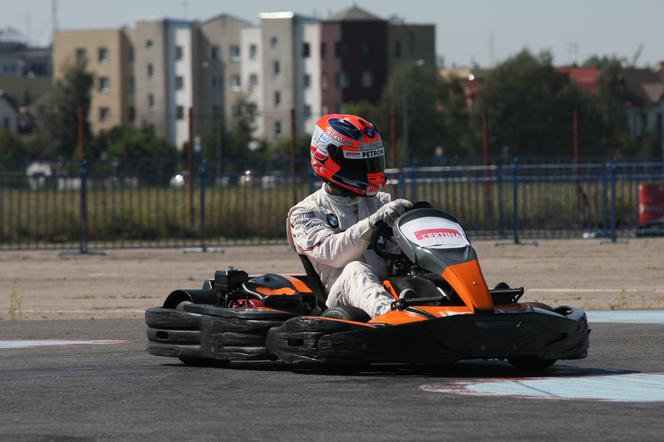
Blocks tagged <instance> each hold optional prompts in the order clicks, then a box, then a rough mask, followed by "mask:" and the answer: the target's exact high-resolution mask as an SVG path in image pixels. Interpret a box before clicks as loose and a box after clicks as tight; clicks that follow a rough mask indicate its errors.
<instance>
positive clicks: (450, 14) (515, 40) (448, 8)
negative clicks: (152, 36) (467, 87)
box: [0, 0, 664, 67]
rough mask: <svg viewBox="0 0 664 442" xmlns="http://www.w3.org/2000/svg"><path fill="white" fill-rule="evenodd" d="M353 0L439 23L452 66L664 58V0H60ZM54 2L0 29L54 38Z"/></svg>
mask: <svg viewBox="0 0 664 442" xmlns="http://www.w3.org/2000/svg"><path fill="white" fill-rule="evenodd" d="M353 3H355V4H357V5H358V6H360V7H362V8H365V9H367V10H368V11H370V12H372V13H374V14H376V15H379V16H381V17H383V18H387V17H389V16H391V15H393V14H396V15H398V16H399V17H401V18H403V19H405V20H406V21H407V22H414V23H433V24H435V25H436V52H437V54H438V55H440V56H443V57H444V59H445V64H446V65H447V66H452V65H457V66H470V65H472V64H478V65H480V66H485V67H489V66H492V65H494V64H495V63H498V62H500V61H502V60H505V59H506V58H508V57H509V56H511V55H514V54H515V53H517V52H519V51H520V50H521V49H523V48H528V49H529V50H531V51H532V52H536V53H537V52H540V51H543V50H549V51H551V53H552V54H553V56H554V62H555V63H556V64H557V65H563V64H571V63H574V62H578V63H581V62H583V60H585V59H586V58H588V57H589V56H590V55H593V54H602V55H615V56H618V57H625V58H626V59H627V60H632V59H633V57H634V56H635V55H636V54H637V53H638V52H639V48H642V49H641V50H640V55H639V57H638V58H637V59H636V62H637V63H636V64H637V65H639V66H653V67H654V66H656V65H658V64H659V62H660V61H664V38H663V37H664V33H663V32H662V31H663V28H662V22H663V21H664V0H473V1H463V0H407V1H404V0H356V1H355V2H353V1H349V0H340V1H335V2H330V1H329V0H325V1H324V0H282V1H267V0H266V1H257V0H243V1H223V0H221V1H220V0H57V22H58V26H59V28H61V29H77V28H109V27H120V26H123V25H126V26H131V25H132V24H133V23H134V22H135V21H136V20H138V19H145V18H159V17H172V18H187V19H207V18H210V17H213V16H215V15H217V14H220V13H222V12H225V13H229V14H232V15H235V16H238V17H241V18H244V19H246V20H249V21H251V22H253V23H257V22H258V14H259V13H260V12H266V11H287V10H288V11H295V12H298V13H301V14H305V15H314V16H318V17H319V18H325V17H327V16H328V15H329V14H331V13H333V12H335V11H336V10H338V9H341V8H344V7H347V6H351V5H352V4H353ZM51 4H52V0H21V1H17V0H0V28H5V27H7V26H12V27H15V28H18V29H19V30H20V31H21V32H23V33H24V34H26V35H27V36H28V37H29V39H30V41H31V42H32V43H34V44H42V45H43V44H48V43H49V42H50V41H51V35H52V29H53V27H52V18H51V17H52V14H51V10H52V8H51Z"/></svg>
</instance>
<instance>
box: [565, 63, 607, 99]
mask: <svg viewBox="0 0 664 442" xmlns="http://www.w3.org/2000/svg"><path fill="white" fill-rule="evenodd" d="M556 72H558V73H561V74H566V75H568V76H569V78H570V80H572V81H573V82H575V83H576V84H578V85H579V87H580V88H581V89H584V90H587V91H588V92H590V93H591V94H596V93H597V91H598V90H599V75H600V71H599V69H597V68H593V67H591V68H579V67H571V66H570V67H560V68H556Z"/></svg>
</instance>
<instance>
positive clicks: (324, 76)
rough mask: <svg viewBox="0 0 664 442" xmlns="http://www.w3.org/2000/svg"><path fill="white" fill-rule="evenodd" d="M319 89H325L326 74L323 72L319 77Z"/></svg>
mask: <svg viewBox="0 0 664 442" xmlns="http://www.w3.org/2000/svg"><path fill="white" fill-rule="evenodd" d="M320 87H321V88H322V89H327V74H326V73H325V72H323V73H322V74H321V76H320Z"/></svg>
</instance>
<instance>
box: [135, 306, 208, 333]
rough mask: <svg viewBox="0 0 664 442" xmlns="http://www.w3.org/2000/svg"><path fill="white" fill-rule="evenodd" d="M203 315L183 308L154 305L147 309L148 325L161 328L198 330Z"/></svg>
mask: <svg viewBox="0 0 664 442" xmlns="http://www.w3.org/2000/svg"><path fill="white" fill-rule="evenodd" d="M200 321H201V316H200V315H198V314H195V313H189V312H186V311H182V310H176V309H170V308H162V307H153V308H149V309H147V310H145V323H146V324H147V325H148V327H152V328H158V329H161V330H198V329H199V328H200Z"/></svg>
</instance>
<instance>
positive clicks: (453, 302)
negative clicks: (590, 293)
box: [146, 204, 590, 369]
mask: <svg viewBox="0 0 664 442" xmlns="http://www.w3.org/2000/svg"><path fill="white" fill-rule="evenodd" d="M390 242H392V243H396V245H397V246H398V247H397V250H398V253H394V251H392V250H389V249H390V248H389V247H386V246H385V245H386V244H387V243H390ZM372 247H373V248H374V251H375V252H376V253H378V254H379V255H381V256H382V257H384V258H385V259H386V260H387V262H388V268H389V277H388V278H387V279H385V281H384V287H385V289H386V290H387V291H388V292H389V293H391V294H392V295H393V296H394V302H393V304H392V311H390V312H388V313H386V314H383V315H381V316H378V317H376V318H373V319H372V318H370V317H369V316H368V315H367V314H366V313H365V312H364V311H363V310H360V309H358V308H353V307H333V308H330V309H325V291H324V287H323V285H322V284H321V282H320V280H319V279H318V276H317V275H316V273H315V272H314V270H313V267H312V266H311V263H310V262H309V261H308V259H307V258H306V257H304V256H302V257H301V258H302V261H303V264H304V267H305V270H306V272H307V274H306V275H276V274H266V275H261V276H255V277H249V276H248V275H247V273H245V272H243V271H239V270H234V269H232V268H229V269H228V270H222V271H217V272H216V273H215V279H214V280H210V281H205V283H204V284H203V288H202V289H198V290H193V289H184V290H176V291H174V292H172V293H171V294H170V295H169V296H168V297H167V298H166V300H165V302H164V305H163V306H162V307H159V308H151V309H148V310H146V322H147V325H148V340H149V342H148V352H149V353H151V354H154V355H159V356H174V357H179V358H180V359H181V360H182V361H183V362H185V363H189V364H209V363H215V364H218V363H225V362H229V361H237V360H270V359H271V360H277V359H278V360H281V361H284V362H286V363H289V364H293V365H306V366H310V365H331V366H339V365H344V366H348V365H365V364H379V363H409V364H449V363H453V362H456V361H458V360H462V359H480V358H481V359H507V360H509V361H510V362H511V363H512V364H513V365H515V366H517V367H519V368H523V369H544V368H547V367H549V366H551V365H552V364H554V363H555V362H556V361H557V360H558V359H580V358H584V357H586V355H587V349H588V335H589V333H590V330H589V328H588V323H587V320H586V314H585V312H584V311H583V310H581V309H578V308H572V307H568V306H560V307H557V308H552V307H549V306H547V305H545V304H541V303H537V302H523V303H520V302H518V301H519V298H520V297H521V296H522V295H523V292H524V290H523V288H510V287H509V286H508V285H507V284H505V283H500V284H498V285H497V286H496V287H495V288H493V289H489V288H488V286H487V284H486V281H485V279H484V276H483V275H482V270H481V268H480V265H479V262H478V260H477V255H476V253H475V250H474V249H473V247H472V245H471V243H470V241H469V240H468V238H467V236H466V234H465V232H464V231H463V229H462V228H461V226H460V225H459V223H458V222H457V221H456V220H455V219H454V218H453V217H452V216H450V215H448V214H447V213H445V212H443V211H441V210H438V209H434V208H431V207H430V206H428V205H426V204H424V205H422V204H417V205H416V208H414V209H413V210H410V211H409V212H407V213H406V214H404V215H402V216H401V217H400V218H399V219H398V220H397V221H396V222H395V223H394V226H393V228H391V229H390V228H389V227H387V226H383V228H381V229H380V231H379V233H378V234H376V235H375V237H374V241H373V243H372ZM392 249H394V247H392Z"/></svg>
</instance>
